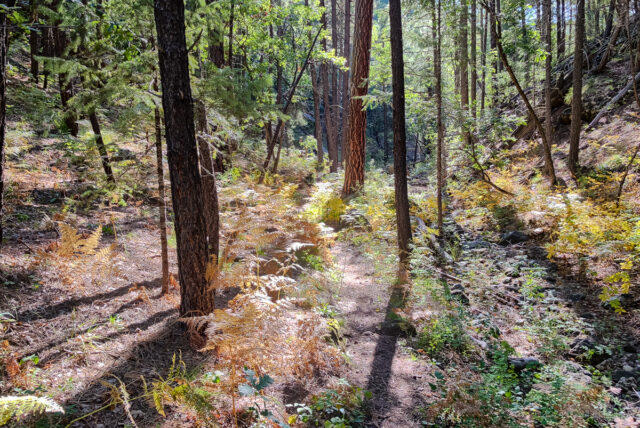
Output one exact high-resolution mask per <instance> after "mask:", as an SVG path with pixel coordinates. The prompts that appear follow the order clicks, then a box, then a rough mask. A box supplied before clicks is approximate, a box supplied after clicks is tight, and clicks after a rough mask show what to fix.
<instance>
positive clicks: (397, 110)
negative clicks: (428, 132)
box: [389, 0, 418, 268]
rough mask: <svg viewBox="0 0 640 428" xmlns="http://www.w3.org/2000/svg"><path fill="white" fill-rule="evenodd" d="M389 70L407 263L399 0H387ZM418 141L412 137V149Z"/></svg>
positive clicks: (400, 230) (395, 175) (403, 256)
mask: <svg viewBox="0 0 640 428" xmlns="http://www.w3.org/2000/svg"><path fill="white" fill-rule="evenodd" d="M389 25H390V36H391V74H392V86H393V181H394V186H395V203H396V223H397V229H398V249H399V251H400V254H399V255H400V263H402V264H403V265H404V267H405V268H407V267H408V266H407V265H408V261H409V251H410V247H409V246H410V245H411V222H410V220H409V195H408V190H407V134H406V129H405V109H404V107H405V106H404V59H403V45H402V12H401V6H400V0H389ZM417 147H418V142H417V141H416V150H417Z"/></svg>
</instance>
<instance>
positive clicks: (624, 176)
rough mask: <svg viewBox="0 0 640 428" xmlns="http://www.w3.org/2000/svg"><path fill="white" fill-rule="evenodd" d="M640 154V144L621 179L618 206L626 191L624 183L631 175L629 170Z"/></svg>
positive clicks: (617, 199)
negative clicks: (623, 190)
mask: <svg viewBox="0 0 640 428" xmlns="http://www.w3.org/2000/svg"><path fill="white" fill-rule="evenodd" d="M638 152H640V144H638V145H637V146H636V149H635V151H634V152H633V155H632V156H631V159H629V162H628V163H627V167H626V168H625V170H624V174H622V178H620V185H619V186H618V193H617V194H616V205H618V204H619V203H620V197H622V189H624V183H625V181H626V180H627V176H628V175H629V170H630V169H631V166H632V165H633V161H635V160H636V157H637V156H638Z"/></svg>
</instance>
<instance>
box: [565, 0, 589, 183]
mask: <svg viewBox="0 0 640 428" xmlns="http://www.w3.org/2000/svg"><path fill="white" fill-rule="evenodd" d="M577 1H578V4H577V15H576V36H575V44H574V50H573V97H572V99H571V135H570V137H569V157H568V158H567V165H568V167H569V171H571V174H572V175H573V176H574V177H575V176H577V174H578V168H579V151H580V131H581V129H582V67H583V65H582V64H583V55H582V49H583V47H584V2H585V0H577Z"/></svg>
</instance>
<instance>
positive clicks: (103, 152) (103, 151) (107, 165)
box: [89, 111, 116, 183]
mask: <svg viewBox="0 0 640 428" xmlns="http://www.w3.org/2000/svg"><path fill="white" fill-rule="evenodd" d="M89 121H90V122H91V129H92V130H93V134H94V135H95V139H96V147H97V148H98V153H100V160H101V162H102V169H103V170H104V173H105V175H106V176H107V181H108V182H110V183H115V182H116V180H115V178H114V176H113V170H112V169H111V161H110V160H109V153H107V147H106V146H105V145H104V140H103V139H102V133H101V132H100V122H99V121H98V115H97V114H96V112H95V111H93V112H91V113H89Z"/></svg>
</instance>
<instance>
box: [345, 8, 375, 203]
mask: <svg viewBox="0 0 640 428" xmlns="http://www.w3.org/2000/svg"><path fill="white" fill-rule="evenodd" d="M372 25H373V0H356V10H355V29H354V34H353V58H352V60H351V103H350V106H349V146H348V149H347V153H348V155H347V158H346V159H347V162H346V164H345V172H344V187H343V189H342V193H343V195H345V196H349V195H352V194H354V193H355V192H356V191H357V190H358V189H359V188H361V187H362V186H363V185H364V164H365V142H366V132H367V112H366V111H365V110H364V109H363V107H364V102H363V100H362V97H363V96H364V95H367V92H368V89H369V64H370V57H371V27H372Z"/></svg>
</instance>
